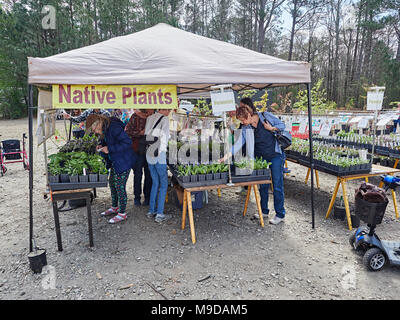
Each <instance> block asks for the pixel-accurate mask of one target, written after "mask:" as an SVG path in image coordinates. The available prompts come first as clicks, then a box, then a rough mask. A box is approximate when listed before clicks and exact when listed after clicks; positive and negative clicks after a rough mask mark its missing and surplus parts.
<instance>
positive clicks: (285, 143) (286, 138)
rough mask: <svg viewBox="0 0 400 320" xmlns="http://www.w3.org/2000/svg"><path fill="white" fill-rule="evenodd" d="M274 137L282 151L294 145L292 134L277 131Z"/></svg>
mask: <svg viewBox="0 0 400 320" xmlns="http://www.w3.org/2000/svg"><path fill="white" fill-rule="evenodd" d="M274 136H275V138H276V140H277V141H278V143H279V145H280V146H281V149H282V150H285V149H286V148H288V147H290V145H291V144H292V135H291V134H290V132H289V131H286V130H284V131H275V132H274Z"/></svg>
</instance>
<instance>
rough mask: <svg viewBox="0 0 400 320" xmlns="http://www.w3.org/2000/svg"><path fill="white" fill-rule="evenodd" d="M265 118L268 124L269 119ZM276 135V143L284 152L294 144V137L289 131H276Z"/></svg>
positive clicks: (274, 133)
mask: <svg viewBox="0 0 400 320" xmlns="http://www.w3.org/2000/svg"><path fill="white" fill-rule="evenodd" d="M263 117H264V122H268V121H267V119H265V116H264V115H263ZM272 134H273V135H274V137H275V139H276V141H278V143H279V145H280V147H281V149H282V150H285V149H286V148H288V147H290V146H291V144H292V135H291V134H290V132H289V131H286V130H283V131H274V132H272Z"/></svg>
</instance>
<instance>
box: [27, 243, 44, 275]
mask: <svg viewBox="0 0 400 320" xmlns="http://www.w3.org/2000/svg"><path fill="white" fill-rule="evenodd" d="M28 259H29V265H30V267H31V269H32V271H33V272H34V273H41V272H42V268H43V267H44V266H45V265H47V259H46V250H45V249H37V250H35V251H32V252H30V253H29V254H28Z"/></svg>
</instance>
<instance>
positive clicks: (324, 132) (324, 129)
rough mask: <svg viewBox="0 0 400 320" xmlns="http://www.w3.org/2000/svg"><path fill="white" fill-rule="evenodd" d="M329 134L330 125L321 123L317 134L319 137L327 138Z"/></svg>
mask: <svg viewBox="0 0 400 320" xmlns="http://www.w3.org/2000/svg"><path fill="white" fill-rule="evenodd" d="M330 132H331V124H330V123H327V122H325V123H323V124H322V126H321V131H320V132H319V134H320V135H321V136H324V137H327V136H329V134H330Z"/></svg>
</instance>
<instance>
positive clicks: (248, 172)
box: [231, 158, 271, 183]
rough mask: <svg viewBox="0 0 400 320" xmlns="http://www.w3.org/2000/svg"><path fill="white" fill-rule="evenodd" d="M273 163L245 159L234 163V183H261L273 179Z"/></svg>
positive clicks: (257, 159) (232, 173) (232, 174)
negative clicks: (271, 167) (271, 166)
mask: <svg viewBox="0 0 400 320" xmlns="http://www.w3.org/2000/svg"><path fill="white" fill-rule="evenodd" d="M270 165H271V162H268V161H267V160H263V159H261V158H256V159H255V160H249V159H244V160H241V161H238V162H234V164H233V168H232V172H231V176H232V183H240V182H250V181H261V180H270V179H271V169H270V168H269V167H270Z"/></svg>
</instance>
